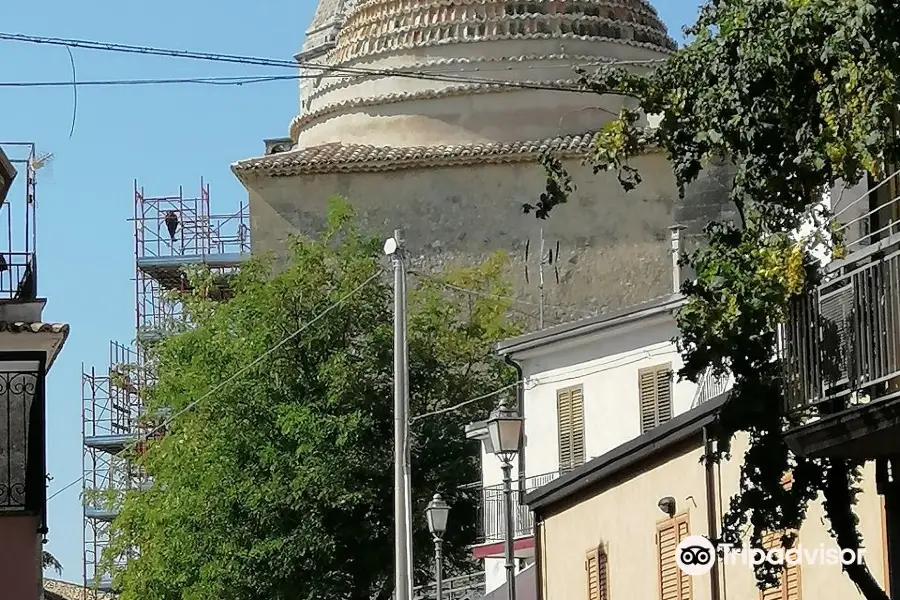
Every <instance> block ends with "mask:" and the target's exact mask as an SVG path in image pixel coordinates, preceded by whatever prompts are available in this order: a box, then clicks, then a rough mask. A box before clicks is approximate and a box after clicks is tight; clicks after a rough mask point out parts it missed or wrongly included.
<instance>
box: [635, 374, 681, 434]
mask: <svg viewBox="0 0 900 600" xmlns="http://www.w3.org/2000/svg"><path fill="white" fill-rule="evenodd" d="M672 384H673V378H672V367H671V365H668V364H667V365H658V366H655V367H648V368H646V369H641V370H640V371H638V389H639V392H640V397H641V433H647V432H648V431H650V430H651V429H653V428H654V427H658V426H659V425H661V424H663V423H665V422H666V421H668V420H669V419H671V418H672V413H673V408H672Z"/></svg>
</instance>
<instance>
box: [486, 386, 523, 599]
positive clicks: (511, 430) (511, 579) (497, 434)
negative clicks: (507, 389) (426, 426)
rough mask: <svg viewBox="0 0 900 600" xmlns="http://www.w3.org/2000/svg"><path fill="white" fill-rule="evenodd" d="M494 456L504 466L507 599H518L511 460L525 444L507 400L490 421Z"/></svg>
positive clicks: (516, 413) (504, 400)
mask: <svg viewBox="0 0 900 600" xmlns="http://www.w3.org/2000/svg"><path fill="white" fill-rule="evenodd" d="M487 427H488V433H489V434H490V438H491V445H492V446H493V451H494V454H495V455H496V456H497V458H499V459H500V462H501V463H502V465H503V496H504V502H503V505H504V510H505V513H506V514H505V516H506V528H505V529H506V531H504V552H503V554H504V556H505V557H506V588H507V598H508V599H509V600H516V564H515V556H514V554H513V538H514V536H515V524H514V519H513V499H512V496H513V490H512V461H513V459H515V457H516V454H518V452H519V447H520V446H521V443H522V417H520V416H519V413H518V412H516V411H514V410H511V409H510V408H509V406H508V405H507V403H506V399H505V398H504V399H502V400H501V401H500V405H499V406H498V407H497V409H496V410H495V411H494V412H492V413H491V417H490V418H489V419H488V422H487Z"/></svg>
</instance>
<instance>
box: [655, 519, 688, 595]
mask: <svg viewBox="0 0 900 600" xmlns="http://www.w3.org/2000/svg"><path fill="white" fill-rule="evenodd" d="M690 533H691V532H690V526H689V523H688V518H687V515H681V516H680V517H675V518H674V519H669V520H667V521H663V522H662V523H660V524H659V526H658V527H657V530H656V549H657V553H658V558H659V598H660V600H691V593H692V588H691V576H690V575H688V574H687V573H685V572H683V571H682V570H681V569H680V568H679V567H678V563H677V562H675V552H676V550H677V547H678V544H679V543H680V542H681V540H683V539H684V538H686V537H688V536H689V535H690Z"/></svg>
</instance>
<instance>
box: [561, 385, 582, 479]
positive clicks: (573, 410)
mask: <svg viewBox="0 0 900 600" xmlns="http://www.w3.org/2000/svg"><path fill="white" fill-rule="evenodd" d="M556 419H557V423H556V425H557V429H558V443H559V469H560V471H568V470H570V469H573V468H575V467H578V466H580V465H582V464H584V391H583V388H582V387H581V386H575V387H570V388H565V389H561V390H557V391H556Z"/></svg>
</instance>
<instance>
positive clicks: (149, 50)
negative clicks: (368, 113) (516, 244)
mask: <svg viewBox="0 0 900 600" xmlns="http://www.w3.org/2000/svg"><path fill="white" fill-rule="evenodd" d="M0 40H5V41H13V42H24V43H31V44H39V45H53V46H65V47H67V48H84V49H89V50H100V51H107V52H122V53H128V54H143V55H150V56H166V57H171V58H186V59H193V60H202V61H212V62H225V63H232V64H244V65H255V66H265V67H282V68H291V69H297V68H302V69H306V70H310V71H318V72H320V73H321V74H320V75H312V77H321V76H325V74H328V73H337V74H344V75H378V76H390V77H402V78H409V79H419V80H425V81H441V82H449V83H470V84H484V85H498V86H504V87H511V88H521V89H532V90H546V91H562V92H574V93H593V92H591V91H590V90H585V89H583V88H581V87H579V86H575V85H571V86H562V85H551V84H540V83H537V84H532V83H527V82H516V81H507V80H502V79H485V78H477V77H466V76H461V75H451V74H440V73H434V72H429V71H422V70H418V71H416V70H402V69H400V70H398V69H373V68H367V67H346V66H339V65H322V64H316V63H310V62H304V61H286V60H278V59H270V58H260V57H254V56H241V55H236V54H221V53H211V52H194V51H188V50H172V49H166V48H157V47H153V46H134V45H128V44H113V43H108V42H98V41H94V40H81V39H75V38H51V37H40V36H31V35H23V34H13V33H2V32H0ZM653 60H657V59H653ZM661 60H664V59H661ZM645 62H651V61H650V60H645V61H602V63H601V64H642V63H645ZM559 66H567V65H559ZM571 66H572V67H574V66H575V65H571ZM498 70H499V69H498ZM469 72H471V71H469ZM305 77H310V75H309V74H307V75H306V76H305ZM298 78H304V76H300V77H298ZM69 83H71V82H69Z"/></svg>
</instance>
